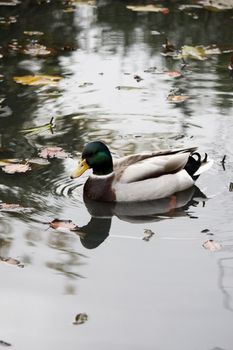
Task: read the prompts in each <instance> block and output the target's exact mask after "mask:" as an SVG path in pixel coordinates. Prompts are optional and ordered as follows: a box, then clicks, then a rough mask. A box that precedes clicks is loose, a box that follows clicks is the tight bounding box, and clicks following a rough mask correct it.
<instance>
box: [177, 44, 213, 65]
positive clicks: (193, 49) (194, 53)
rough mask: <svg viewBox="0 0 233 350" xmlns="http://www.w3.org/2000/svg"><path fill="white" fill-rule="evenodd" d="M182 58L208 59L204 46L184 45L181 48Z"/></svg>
mask: <svg viewBox="0 0 233 350" xmlns="http://www.w3.org/2000/svg"><path fill="white" fill-rule="evenodd" d="M181 58H184V59H186V58H193V59H196V60H201V61H203V60H206V59H207V57H206V51H205V48H204V47H203V46H189V45H184V46H182V48H181Z"/></svg>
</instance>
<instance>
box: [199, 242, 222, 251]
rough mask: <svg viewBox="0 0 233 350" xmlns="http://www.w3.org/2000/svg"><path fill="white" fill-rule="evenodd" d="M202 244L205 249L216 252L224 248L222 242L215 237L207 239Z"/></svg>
mask: <svg viewBox="0 0 233 350" xmlns="http://www.w3.org/2000/svg"><path fill="white" fill-rule="evenodd" d="M202 246H203V247H204V248H205V249H207V250H210V251H211V252H216V251H219V250H221V249H222V246H221V244H220V243H218V242H216V241H214V240H213V239H209V240H208V241H205V242H204V243H203V245H202Z"/></svg>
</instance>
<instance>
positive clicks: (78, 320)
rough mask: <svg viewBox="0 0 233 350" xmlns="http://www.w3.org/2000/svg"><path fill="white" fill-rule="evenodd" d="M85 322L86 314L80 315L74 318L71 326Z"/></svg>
mask: <svg viewBox="0 0 233 350" xmlns="http://www.w3.org/2000/svg"><path fill="white" fill-rule="evenodd" d="M87 320H88V315H87V314H86V313H80V314H77V315H76V316H75V321H74V322H73V324H75V325H79V324H83V323H85V322H86V321H87Z"/></svg>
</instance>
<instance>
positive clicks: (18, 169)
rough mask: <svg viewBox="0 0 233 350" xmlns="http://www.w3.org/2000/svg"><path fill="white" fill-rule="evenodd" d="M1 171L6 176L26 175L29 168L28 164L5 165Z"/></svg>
mask: <svg viewBox="0 0 233 350" xmlns="http://www.w3.org/2000/svg"><path fill="white" fill-rule="evenodd" d="M2 170H3V171H4V172H5V173H7V174H15V173H26V172H27V171H30V170H31V167H30V165H29V164H28V163H26V164H22V163H16V164H8V165H5V166H3V167H2Z"/></svg>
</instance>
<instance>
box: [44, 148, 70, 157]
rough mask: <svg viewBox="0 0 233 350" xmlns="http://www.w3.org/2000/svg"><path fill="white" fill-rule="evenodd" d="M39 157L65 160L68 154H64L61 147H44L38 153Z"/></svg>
mask: <svg viewBox="0 0 233 350" xmlns="http://www.w3.org/2000/svg"><path fill="white" fill-rule="evenodd" d="M39 156H40V157H41V158H45V159H47V158H59V159H65V158H67V157H68V156H69V155H68V153H66V152H65V151H64V150H63V149H62V148H61V147H56V146H53V147H45V148H43V149H42V150H41V151H40V153H39Z"/></svg>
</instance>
